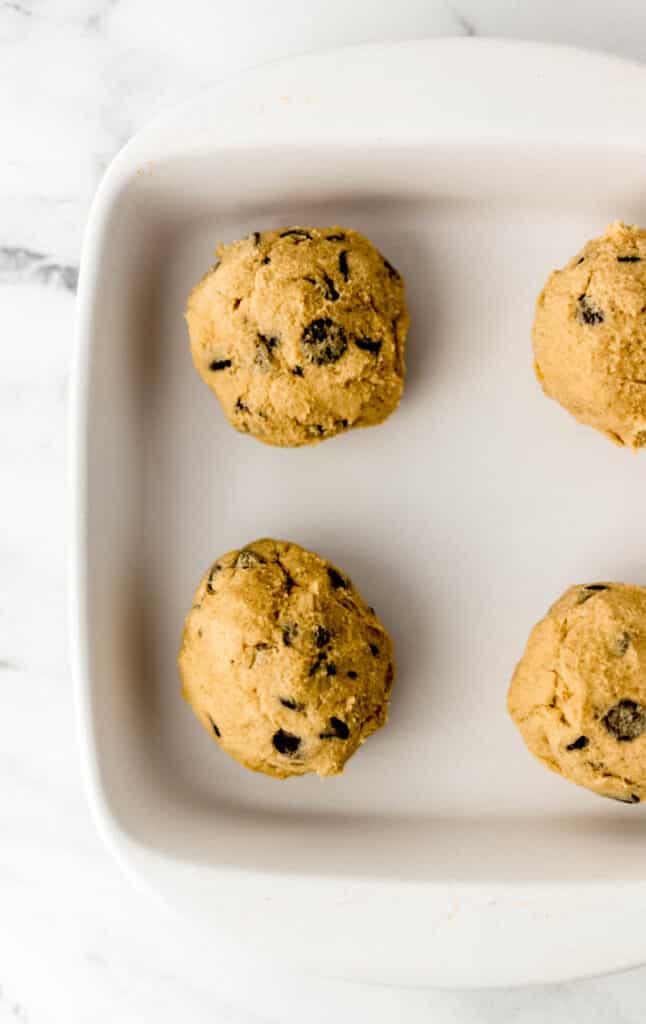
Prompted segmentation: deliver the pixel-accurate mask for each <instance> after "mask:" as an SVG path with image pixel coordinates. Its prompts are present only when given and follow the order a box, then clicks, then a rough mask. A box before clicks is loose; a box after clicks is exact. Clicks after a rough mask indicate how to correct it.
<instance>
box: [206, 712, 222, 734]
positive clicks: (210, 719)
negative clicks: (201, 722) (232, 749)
mask: <svg viewBox="0 0 646 1024" xmlns="http://www.w3.org/2000/svg"><path fill="white" fill-rule="evenodd" d="M208 719H209V722H210V723H211V725H212V726H213V732H214V733H215V735H216V736H217V737H218V739H219V738H220V736H221V735H222V733H221V732H220V730H219V729H218V727H217V725H216V724H215V722H214V721H213V719H212V718H211V716H210V715H209V716H208Z"/></svg>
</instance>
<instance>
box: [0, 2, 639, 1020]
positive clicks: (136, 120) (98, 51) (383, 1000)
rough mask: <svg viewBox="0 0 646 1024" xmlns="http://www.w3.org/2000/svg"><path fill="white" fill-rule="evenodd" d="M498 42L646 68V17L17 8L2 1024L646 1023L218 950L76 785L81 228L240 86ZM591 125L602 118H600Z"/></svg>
mask: <svg viewBox="0 0 646 1024" xmlns="http://www.w3.org/2000/svg"><path fill="white" fill-rule="evenodd" d="M459 34H461V35H465V34H467V35H501V36H512V37H513V36H516V37H528V38H536V39H544V40H552V41H558V42H567V43H574V44H577V45H581V46H591V47H595V48H599V49H606V50H610V51H612V52H614V53H617V54H621V55H625V56H630V57H633V58H636V59H642V58H644V57H646V5H644V4H642V3H640V2H639V0H616V2H615V3H614V4H612V5H608V4H603V3H601V2H600V0H592V2H589V3H586V4H583V3H581V2H579V0H577V2H571V3H569V4H567V3H563V0H558V2H557V0H518V2H515V3H513V4H510V3H508V2H506V0H456V3H451V2H448V0H446V2H444V0H399V2H398V3H397V4H394V5H385V4H380V3H377V2H374V0H353V3H352V4H349V3H347V0H325V2H322V0H310V2H308V3H303V2H302V0H272V2H269V0H236V3H234V4H231V5H228V4H225V3H224V2H223V0H184V2H183V3H181V4H180V3H159V2H153V0H127V2H126V0H4V2H0V111H1V113H2V117H1V122H2V154H3V160H2V161H1V162H0V300H1V308H2V314H3V343H2V346H1V348H0V466H1V467H2V468H1V474H2V475H1V477H0V479H2V483H3V487H2V496H3V501H2V507H3V517H2V524H3V527H2V530H0V567H1V569H2V580H3V585H2V587H0V685H1V687H2V697H3V700H2V730H1V739H0V798H1V807H2V816H1V824H0V907H1V912H0V1024H4V1022H5V1021H7V1022H23V1024H24V1022H33V1024H39V1022H47V1024H56V1022H58V1021H60V1022H64V1024H76V1022H84V1021H92V1022H93V1024H104V1022H106V1024H107V1022H108V1021H110V1022H112V1021H119V1024H129V1022H141V1021H153V1020H154V1021H155V1022H156V1024H164V1022H165V1021H168V1022H171V1021H172V1022H175V1021H177V1020H180V1019H181V1020H187V1021H191V1022H192V1024H200V1022H202V1021H204V1022H206V1021H209V1022H212V1021H218V1022H227V1024H229V1022H230V1024H274V1022H279V1021H281V1022H282V1021H286V1020H291V1019H299V1018H300V1019H306V1020H308V1021H310V1022H312V1024H317V1022H321V1024H323V1022H324V1021H325V1022H327V1021H328V1020H330V1019H336V1020H341V1021H345V1020H348V1021H349V1020H353V1019H357V1020H368V1019H370V1020H371V1021H374V1022H375V1024H380V1022H382V1021H383V1022H386V1021H388V1022H390V1021H392V1020H399V1019H404V1018H405V1019H406V1020H407V1021H408V1022H409V1024H415V1022H418V1021H428V1020H433V1021H438V1022H441V1024H444V1022H459V1024H476V1022H478V1024H480V1022H485V1024H488V1022H491V1024H494V1022H495V1024H507V1022H514V1024H530V1022H533V1021H545V1020H549V1021H553V1022H556V1024H558V1022H560V1021H564V1022H565V1021H566V1020H567V1021H568V1022H572V1021H579V1020H580V1021H583V1020H585V1021H586V1024H596V1022H599V1024H602V1022H603V1024H608V1022H610V1021H612V1022H624V1024H632V1022H635V1024H637V1022H638V1021H641V1020H642V1019H643V1015H644V1014H643V989H644V986H645V985H646V968H643V969H641V970H637V971H633V972H631V973H629V974H624V975H621V976H615V977H607V978H599V979H595V980H593V981H587V982H579V983H574V984H568V985H561V986H558V987H554V988H549V989H540V990H517V991H493V992H478V991H473V992H450V991H399V990H394V989H380V988H373V987H367V986H366V987H361V986H354V985H349V984H345V983H340V982H332V981H323V980H320V979H316V978H308V977H303V976H295V975H293V974H290V973H289V971H288V970H285V971H281V970H279V969H278V968H276V967H268V966H267V965H260V966H259V965H256V964H252V963H248V962H242V961H241V960H239V959H237V958H235V957H234V955H233V954H232V952H231V951H230V950H228V949H226V948H213V945H212V943H211V942H210V941H209V939H208V937H207V936H205V935H201V934H199V933H197V932H196V930H195V928H194V927H193V926H192V925H191V924H190V923H189V922H183V921H176V920H175V919H174V918H170V917H169V915H168V914H167V913H166V912H165V911H164V910H162V909H161V908H160V907H159V906H157V904H155V903H153V902H152V901H151V900H150V898H149V897H147V896H144V895H142V894H140V893H138V892H136V891H135V890H133V889H132V888H131V886H130V884H129V883H128V881H127V880H126V879H125V878H124V877H123V876H122V875H121V873H120V871H119V869H118V868H117V866H116V864H114V863H113V862H112V860H111V859H110V857H109V856H108V854H107V852H106V851H105V849H104V848H103V847H102V845H101V842H100V840H99V838H98V836H97V834H96V832H95V830H94V826H93V824H92V822H91V820H90V816H89V811H88V807H87V804H86V800H85V797H84V794H83V792H82V789H81V785H80V779H79V761H78V756H77V748H76V737H75V719H74V710H73V700H72V683H71V679H70V670H69V658H68V651H67V621H66V585H65V577H66V551H65V537H66V462H65V459H66V453H65V433H66V424H65V417H66V399H67V375H68V364H69V357H70V351H71V347H72V338H73V318H74V292H75V287H76V280H77V275H78V259H79V248H80V242H81V236H82V231H83V225H84V222H85V219H86V215H87V210H88V205H89V202H90V200H91V197H92V195H93V193H94V190H95V188H96V186H97V183H98V181H99V179H100V177H101V174H102V173H103V171H104V169H105V167H106V166H107V164H108V163H109V161H110V160H111V159H112V157H113V156H114V154H115V153H116V152H117V151H118V150H119V148H120V147H121V146H122V145H123V143H124V142H125V141H126V140H127V139H128V138H129V137H130V136H131V135H132V134H133V132H135V131H136V130H137V129H138V128H139V127H141V126H142V125H143V124H145V122H146V121H148V120H149V118H150V117H152V116H153V115H155V114H156V113H158V112H159V111H162V110H164V109H165V108H167V107H168V106H169V105H171V104H173V103H176V102H177V101H179V100H182V99H184V98H187V97H190V96H191V95H193V94H195V93H197V92H198V91H200V90H201V89H203V88H204V87H206V86H208V85H212V84H213V83H214V82H217V81H218V80H220V79H221V78H223V77H225V76H226V75H228V74H230V73H232V72H235V71H236V70H239V69H240V68H243V67H247V66H250V65H253V64H256V63H259V62H262V61H265V60H269V59H273V58H275V57H278V56H282V55H286V54H291V53H297V52H303V51H306V50H311V49H315V48H322V47H331V46H336V45H341V44H345V43H352V42H362V41H370V40H386V39H408V38H413V37H421V36H428V35H459ZM582 102H585V97H582Z"/></svg>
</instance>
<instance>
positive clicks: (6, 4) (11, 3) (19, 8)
mask: <svg viewBox="0 0 646 1024" xmlns="http://www.w3.org/2000/svg"><path fill="white" fill-rule="evenodd" d="M0 8H2V10H9V11H16V12H17V13H18V14H24V16H25V18H31V16H32V14H33V13H34V12H33V11H30V10H29V8H28V7H25V5H24V4H18V3H15V0H3V3H2V4H0Z"/></svg>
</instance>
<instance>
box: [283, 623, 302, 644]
mask: <svg viewBox="0 0 646 1024" xmlns="http://www.w3.org/2000/svg"><path fill="white" fill-rule="evenodd" d="M297 636H298V625H297V623H296V622H288V623H287V625H286V626H283V643H284V644H285V647H291V646H292V644H293V643H294V640H295V639H296V637H297Z"/></svg>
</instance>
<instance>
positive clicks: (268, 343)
mask: <svg viewBox="0 0 646 1024" xmlns="http://www.w3.org/2000/svg"><path fill="white" fill-rule="evenodd" d="M258 341H261V342H262V344H263V345H264V346H265V348H268V349H269V350H270V351H271V350H272V349H274V348H277V347H278V345H280V341H279V339H278V338H272V337H269V338H268V337H267V335H266V334H261V333H260V331H258Z"/></svg>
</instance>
